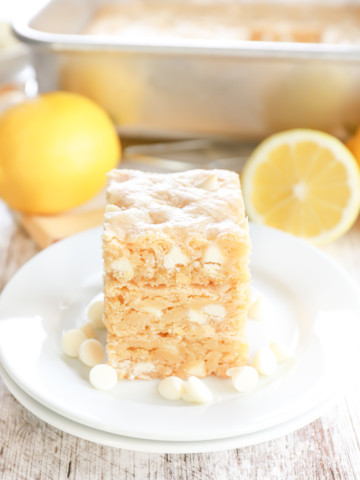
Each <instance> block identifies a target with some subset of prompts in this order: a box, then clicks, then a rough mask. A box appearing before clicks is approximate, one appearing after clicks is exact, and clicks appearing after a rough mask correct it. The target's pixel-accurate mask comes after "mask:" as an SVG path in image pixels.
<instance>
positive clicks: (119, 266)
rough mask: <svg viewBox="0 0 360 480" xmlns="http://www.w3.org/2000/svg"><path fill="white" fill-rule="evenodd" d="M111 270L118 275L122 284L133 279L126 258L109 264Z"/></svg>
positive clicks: (132, 273)
mask: <svg viewBox="0 0 360 480" xmlns="http://www.w3.org/2000/svg"><path fill="white" fill-rule="evenodd" d="M110 268H111V270H113V271H114V272H116V273H117V274H118V275H120V277H121V280H122V281H123V282H128V281H130V280H132V279H133V278H134V269H133V267H132V265H131V263H130V261H129V259H128V258H126V257H121V258H117V259H116V260H113V261H112V262H111V264H110Z"/></svg>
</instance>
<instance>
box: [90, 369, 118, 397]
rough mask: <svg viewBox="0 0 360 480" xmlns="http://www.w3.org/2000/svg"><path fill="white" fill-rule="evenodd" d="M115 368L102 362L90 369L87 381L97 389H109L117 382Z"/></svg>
mask: <svg viewBox="0 0 360 480" xmlns="http://www.w3.org/2000/svg"><path fill="white" fill-rule="evenodd" d="M117 381H118V378H117V373H116V370H115V369H114V368H113V367H111V366H110V365H106V364H105V363H102V364H100V365H95V367H93V368H92V369H91V370H90V373H89V382H90V383H91V385H92V386H93V387H94V388H96V389H97V390H111V389H112V388H114V387H115V385H116V384H117Z"/></svg>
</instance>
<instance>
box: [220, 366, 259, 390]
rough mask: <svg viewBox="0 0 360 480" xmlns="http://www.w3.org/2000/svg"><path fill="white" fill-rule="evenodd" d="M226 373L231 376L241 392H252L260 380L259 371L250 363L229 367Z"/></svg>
mask: <svg viewBox="0 0 360 480" xmlns="http://www.w3.org/2000/svg"><path fill="white" fill-rule="evenodd" d="M226 375H229V376H230V377H231V380H232V383H233V385H234V387H235V388H236V390H238V391H239V392H241V393H245V392H250V391H251V390H253V389H254V388H255V387H256V385H257V383H258V381H259V374H258V371H257V370H256V369H255V368H254V367H250V366H249V365H245V366H243V367H234V368H229V370H228V371H227V372H226Z"/></svg>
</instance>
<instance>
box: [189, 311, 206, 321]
mask: <svg viewBox="0 0 360 480" xmlns="http://www.w3.org/2000/svg"><path fill="white" fill-rule="evenodd" d="M188 317H189V320H190V322H195V323H199V324H200V325H201V324H202V323H205V322H206V316H205V315H204V314H203V313H201V312H200V311H199V310H195V309H194V308H190V309H189V311H188Z"/></svg>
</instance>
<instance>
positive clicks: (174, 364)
mask: <svg viewBox="0 0 360 480" xmlns="http://www.w3.org/2000/svg"><path fill="white" fill-rule="evenodd" d="M249 251H250V242H249V233H248V224H247V219H246V218H245V213H244V206H243V201H242V196H241V190H240V183H239V178H238V175H237V174H236V173H234V172H229V171H226V170H190V171H186V172H181V173H172V174H160V173H145V172H141V171H136V170H113V171H112V172H110V173H109V175H108V187H107V207H106V213H105V222H104V234H103V259H104V269H105V275H104V294H105V303H104V323H105V325H106V328H107V331H108V332H107V356H108V363H109V364H110V365H112V366H113V367H114V368H115V369H116V371H117V373H118V377H119V378H120V379H121V378H129V379H133V378H144V379H147V378H155V377H160V378H162V377H167V376H170V375H177V376H180V377H182V378H187V377H189V376H190V375H195V376H198V377H205V376H207V375H211V374H214V375H218V376H224V375H225V374H226V370H227V369H228V368H230V367H233V366H238V365H243V364H246V363H247V355H248V345H247V341H246V336H245V324H246V317H247V310H248V305H249V296H250V287H249V283H250V275H249Z"/></svg>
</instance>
